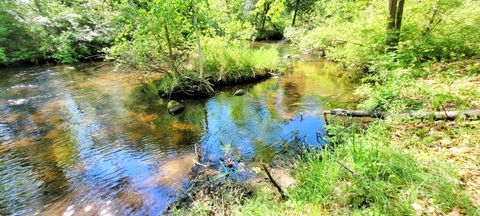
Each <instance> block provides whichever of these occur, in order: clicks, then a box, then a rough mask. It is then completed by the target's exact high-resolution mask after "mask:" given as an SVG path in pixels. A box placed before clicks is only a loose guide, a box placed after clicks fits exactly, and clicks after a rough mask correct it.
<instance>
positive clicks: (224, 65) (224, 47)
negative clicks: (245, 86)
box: [203, 38, 280, 83]
mask: <svg viewBox="0 0 480 216" xmlns="http://www.w3.org/2000/svg"><path fill="white" fill-rule="evenodd" d="M203 53H204V59H205V63H204V67H205V71H206V73H207V74H208V75H209V76H211V77H212V79H213V80H214V82H216V83H223V82H226V83H229V82H238V81H242V80H244V79H249V78H254V77H257V76H264V75H265V74H266V73H268V72H275V71H278V69H279V63H280V58H279V53H278V51H277V50H276V49H274V48H259V49H255V48H252V47H250V46H249V45H248V44H247V43H245V42H238V41H237V42H226V41H223V40H219V39H213V38H211V39H206V41H205V43H204V49H203Z"/></svg>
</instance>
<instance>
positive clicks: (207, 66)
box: [156, 38, 281, 95]
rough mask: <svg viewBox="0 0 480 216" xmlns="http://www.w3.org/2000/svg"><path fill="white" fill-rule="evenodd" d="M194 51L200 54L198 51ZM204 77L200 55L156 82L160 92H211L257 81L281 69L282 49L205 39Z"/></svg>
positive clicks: (203, 44)
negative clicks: (215, 89)
mask: <svg viewBox="0 0 480 216" xmlns="http://www.w3.org/2000/svg"><path fill="white" fill-rule="evenodd" d="M193 53H197V52H196V51H195V52H193ZM202 57H203V67H204V72H205V74H204V77H199V73H198V70H197V69H198V65H199V64H198V61H197V59H198V56H196V55H195V54H192V55H191V58H190V59H192V61H191V62H192V63H191V65H190V66H188V67H185V70H183V71H180V72H179V73H171V74H168V75H167V76H165V77H163V78H162V79H161V80H159V81H158V82H156V86H157V88H158V90H159V92H161V93H163V94H165V95H166V94H170V93H174V94H175V93H176V92H185V91H187V92H190V93H192V95H195V94H196V93H201V94H204V93H209V92H210V93H211V90H212V88H214V87H215V86H220V85H232V84H237V83H243V82H250V81H255V80H258V79H261V78H265V77H268V76H269V75H270V74H269V73H270V72H279V71H280V70H281V65H280V57H279V52H278V50H276V49H275V48H253V47H251V46H249V44H248V43H246V42H241V41H225V40H223V39H220V38H206V39H204V41H203V43H202Z"/></svg>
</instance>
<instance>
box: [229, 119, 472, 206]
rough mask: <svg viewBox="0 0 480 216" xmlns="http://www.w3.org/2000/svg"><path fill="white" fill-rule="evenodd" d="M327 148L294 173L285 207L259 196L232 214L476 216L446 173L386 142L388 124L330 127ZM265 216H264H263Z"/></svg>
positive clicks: (439, 164) (452, 176) (305, 160)
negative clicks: (456, 213) (419, 215)
mask: <svg viewBox="0 0 480 216" xmlns="http://www.w3.org/2000/svg"><path fill="white" fill-rule="evenodd" d="M329 129H330V134H331V135H332V136H331V137H330V138H329V139H330V148H327V149H324V150H322V151H318V152H312V153H308V154H307V155H306V157H304V158H303V159H300V160H299V161H298V163H299V167H300V169H299V170H296V171H295V172H296V175H297V178H298V179H299V181H300V184H299V185H298V186H297V187H296V188H294V189H292V190H290V191H289V192H288V194H289V200H288V201H287V202H276V201H272V200H271V199H269V197H268V196H266V195H265V194H262V193H261V192H260V193H259V194H258V195H257V196H256V198H254V199H251V200H248V201H247V203H246V204H245V205H243V206H241V208H240V207H239V209H238V211H239V212H240V213H242V214H247V215H250V214H253V215H261V214H267V215H268V214H275V213H279V212H291V213H290V214H307V213H312V212H317V213H318V212H319V211H320V212H322V211H324V212H325V213H329V214H338V215H351V214H357V213H358V214H367V215H415V214H416V211H422V210H423V212H427V211H431V212H432V213H436V214H448V213H450V212H453V211H457V209H458V211H459V212H460V213H463V214H467V215H475V214H476V212H478V208H476V207H475V206H474V205H473V204H472V202H471V201H470V200H469V198H468V196H467V194H466V192H465V189H464V188H463V186H462V185H461V184H460V182H458V181H456V180H454V179H456V176H455V174H454V172H452V171H451V170H452V167H450V166H449V165H447V164H446V163H443V162H441V161H435V162H434V164H427V163H425V162H424V161H423V159H418V158H415V157H414V156H413V155H412V154H409V153H407V152H403V151H402V150H401V149H398V148H396V146H395V145H392V144H391V143H390V141H389V138H390V137H391V133H392V132H390V131H389V124H388V123H385V122H377V123H374V124H373V125H371V126H370V127H369V128H368V129H366V130H364V131H360V130H359V129H358V128H356V127H355V126H354V125H352V126H347V127H343V126H337V127H330V128H329ZM266 212H268V213H266Z"/></svg>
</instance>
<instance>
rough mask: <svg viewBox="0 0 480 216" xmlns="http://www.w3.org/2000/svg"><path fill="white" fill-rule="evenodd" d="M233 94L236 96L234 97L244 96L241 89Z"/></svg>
mask: <svg viewBox="0 0 480 216" xmlns="http://www.w3.org/2000/svg"><path fill="white" fill-rule="evenodd" d="M233 94H234V95H236V96H242V95H244V94H245V90H243V89H238V90H236V91H235V93H233Z"/></svg>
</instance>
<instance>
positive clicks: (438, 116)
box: [323, 109, 480, 120]
mask: <svg viewBox="0 0 480 216" xmlns="http://www.w3.org/2000/svg"><path fill="white" fill-rule="evenodd" d="M323 113H324V114H330V115H339V116H351V117H371V118H381V119H385V118H388V117H392V116H391V115H388V114H387V113H384V112H373V111H368V110H344V109H335V110H327V111H324V112H323ZM397 116H403V117H411V118H416V119H433V120H455V119H456V118H457V117H459V116H464V117H465V118H467V119H474V120H477V119H480V110H453V111H441V112H408V113H401V114H398V115H397Z"/></svg>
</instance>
